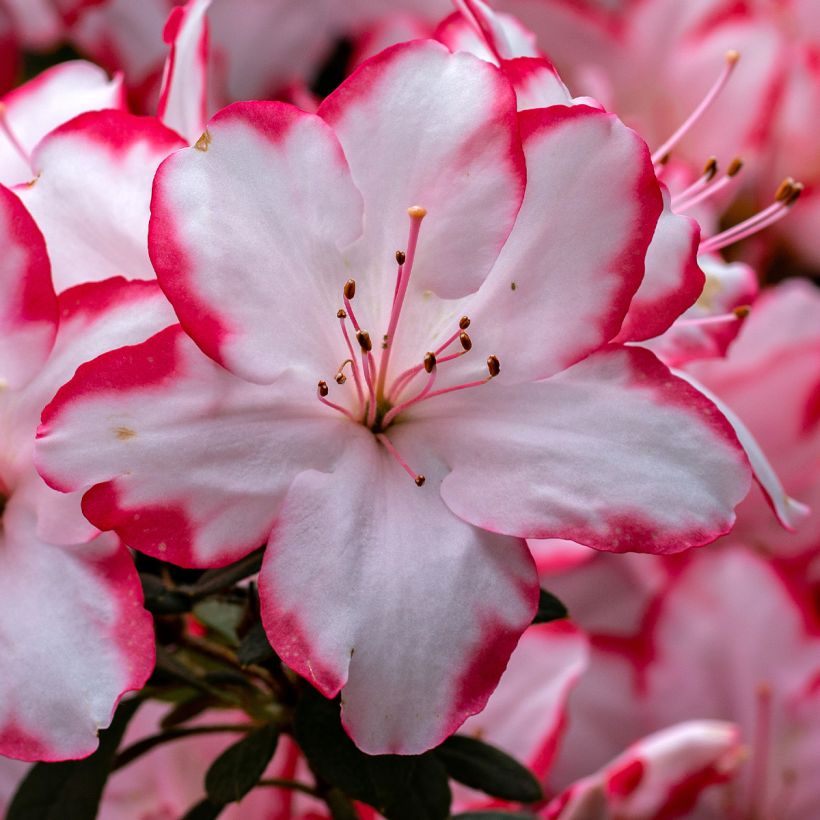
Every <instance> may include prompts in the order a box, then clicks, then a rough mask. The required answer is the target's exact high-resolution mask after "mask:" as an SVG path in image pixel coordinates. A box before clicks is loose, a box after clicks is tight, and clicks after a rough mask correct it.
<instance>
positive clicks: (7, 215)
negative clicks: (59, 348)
mask: <svg viewBox="0 0 820 820" xmlns="http://www.w3.org/2000/svg"><path fill="white" fill-rule="evenodd" d="M0 244H2V247H3V252H2V255H1V256H0V393H2V391H3V389H4V388H8V387H10V388H12V389H14V388H17V387H20V386H21V385H23V384H25V383H26V382H27V381H28V380H29V379H31V378H32V376H34V374H35V373H36V372H37V369H38V368H39V367H40V365H42V363H43V362H44V361H45V360H46V358H47V357H48V354H49V353H50V352H51V347H52V345H53V344H54V337H55V336H56V334H57V297H56V296H55V295H54V288H53V287H52V285H51V268H50V266H49V262H48V254H47V253H46V246H45V242H44V241H43V235H42V234H41V233H40V231H39V229H38V228H37V225H36V224H35V222H34V220H33V219H32V218H31V216H30V215H29V213H28V211H26V209H25V208H24V207H23V205H22V204H21V203H20V200H19V199H18V198H17V197H16V196H15V195H14V194H13V193H12V192H11V191H9V190H8V189H7V188H4V187H3V186H2V185H0Z"/></svg>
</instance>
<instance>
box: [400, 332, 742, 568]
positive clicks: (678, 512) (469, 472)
mask: <svg viewBox="0 0 820 820" xmlns="http://www.w3.org/2000/svg"><path fill="white" fill-rule="evenodd" d="M477 389H478V390H480V391H481V395H480V397H478V396H476V395H475V393H473V395H469V394H467V393H466V392H462V393H461V394H459V393H455V394H450V395H449V396H442V397H438V398H435V399H432V400H431V401H429V402H424V403H422V404H421V405H419V406H418V409H417V410H416V411H415V413H414V415H413V422H412V423H413V425H414V426H415V424H417V423H418V424H419V426H420V428H421V430H420V436H421V437H422V439H424V440H426V441H427V442H428V446H429V447H431V448H436V449H437V450H438V452H441V453H443V454H445V455H446V458H447V462H448V463H449V464H450V465H451V467H452V472H451V473H450V475H448V476H447V478H445V480H444V484H443V486H442V496H443V497H444V500H445V501H446V503H447V504H448V506H449V507H450V508H451V509H452V510H453V511H454V512H455V513H456V514H457V515H459V516H461V517H462V518H464V519H465V520H467V521H470V522H471V523H473V524H475V525H476V526H480V527H484V528H486V529H489V530H492V531H494V532H504V533H507V534H510V535H520V536H524V537H529V538H551V537H557V538H567V539H569V540H572V541H576V542H578V543H581V544H586V545H588V546H591V547H595V548H596V549H602V550H606V551H611V552H624V551H638V552H658V553H665V552H677V551H679V550H682V549H685V548H686V547H689V546H695V545H699V544H705V543H709V542H710V541H713V540H714V539H715V538H717V537H718V536H719V535H722V534H723V533H725V532H727V531H728V529H729V528H730V527H731V525H732V523H733V522H734V514H733V511H732V509H733V507H734V506H735V505H736V504H737V503H738V502H739V501H740V500H741V499H742V498H743V497H744V496H745V495H746V493H747V492H748V489H749V470H748V465H747V463H746V459H745V456H744V454H743V451H742V449H741V448H740V447H739V445H738V443H737V439H736V438H735V435H734V432H733V431H732V428H731V426H730V425H729V424H728V422H727V421H726V420H725V419H723V417H722V416H721V415H720V414H719V413H718V411H717V410H716V408H715V407H714V405H712V404H711V403H710V402H709V401H708V400H706V399H705V398H704V396H703V395H702V394H701V393H699V392H697V391H696V390H694V389H693V388H691V387H690V386H689V385H687V384H686V383H685V382H683V381H681V380H679V379H676V378H675V377H673V376H672V375H671V374H670V373H669V371H668V370H667V369H666V368H665V367H664V366H663V365H662V364H661V363H660V362H659V361H658V360H657V359H656V358H655V357H654V356H653V355H652V354H650V353H649V352H648V351H645V350H642V349H639V348H618V347H611V348H606V349H604V350H602V351H601V352H599V353H596V354H594V355H593V356H590V357H589V358H587V359H585V360H584V361H583V362H581V363H580V364H577V365H575V366H574V367H573V368H571V369H569V370H567V371H564V372H563V373H560V374H559V375H557V376H554V377H553V378H551V379H547V380H546V381H542V382H537V383H532V384H521V385H514V386H507V385H501V384H499V385H493V384H492V383H491V384H488V385H485V386H483V387H480V388H477ZM419 469H423V465H422V467H419Z"/></svg>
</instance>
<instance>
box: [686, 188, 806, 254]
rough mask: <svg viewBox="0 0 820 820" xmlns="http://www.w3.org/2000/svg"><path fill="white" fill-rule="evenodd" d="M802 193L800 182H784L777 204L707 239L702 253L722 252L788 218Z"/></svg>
mask: <svg viewBox="0 0 820 820" xmlns="http://www.w3.org/2000/svg"><path fill="white" fill-rule="evenodd" d="M802 191H803V185H802V184H801V183H800V182H795V181H794V180H793V179H791V178H789V179H785V180H783V182H782V183H781V184H780V187H779V188H778V189H777V192H776V193H775V202H773V203H772V204H771V205H769V207H768V208H764V209H763V210H762V211H760V213H757V214H755V215H754V216H751V217H749V218H748V219H746V220H744V221H743V222H740V223H739V224H737V225H735V226H733V227H732V228H729V229H728V230H725V231H723V232H722V233H719V234H715V235H714V236H710V237H709V238H708V239H705V240H704V241H703V242H701V244H700V248H699V250H700V252H701V253H710V252H712V251H717V250H720V249H721V248H725V247H726V246H727V245H733V244H734V243H735V242H740V241H741V240H742V239H747V238H748V237H750V236H752V235H754V234H756V233H758V232H759V231H762V230H763V229H764V228H768V227H769V226H770V225H773V224H774V223H775V222H778V221H779V220H781V219H782V218H783V217H784V216H786V214H787V213H788V212H789V209H790V208H791V207H792V206H793V205H794V203H795V202H797V200H798V199H799V197H800V194H801V192H802Z"/></svg>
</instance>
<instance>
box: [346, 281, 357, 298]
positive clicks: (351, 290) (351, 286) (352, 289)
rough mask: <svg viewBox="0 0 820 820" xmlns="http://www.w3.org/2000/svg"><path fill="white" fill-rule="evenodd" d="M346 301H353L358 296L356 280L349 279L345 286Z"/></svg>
mask: <svg viewBox="0 0 820 820" xmlns="http://www.w3.org/2000/svg"><path fill="white" fill-rule="evenodd" d="M344 295H345V299H352V298H353V297H354V296H355V295H356V280H355V279H348V280H347V282H345V286H344Z"/></svg>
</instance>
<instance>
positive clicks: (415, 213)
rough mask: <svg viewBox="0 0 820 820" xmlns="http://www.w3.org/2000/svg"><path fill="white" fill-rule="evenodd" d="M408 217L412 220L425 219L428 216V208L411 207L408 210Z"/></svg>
mask: <svg viewBox="0 0 820 820" xmlns="http://www.w3.org/2000/svg"><path fill="white" fill-rule="evenodd" d="M407 215H408V216H409V217H410V218H411V219H424V217H425V216H427V208H422V207H421V205H411V206H410V207H409V208H408V209H407Z"/></svg>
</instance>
